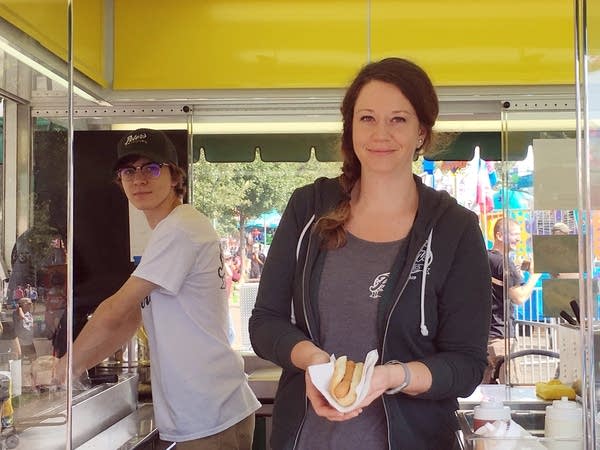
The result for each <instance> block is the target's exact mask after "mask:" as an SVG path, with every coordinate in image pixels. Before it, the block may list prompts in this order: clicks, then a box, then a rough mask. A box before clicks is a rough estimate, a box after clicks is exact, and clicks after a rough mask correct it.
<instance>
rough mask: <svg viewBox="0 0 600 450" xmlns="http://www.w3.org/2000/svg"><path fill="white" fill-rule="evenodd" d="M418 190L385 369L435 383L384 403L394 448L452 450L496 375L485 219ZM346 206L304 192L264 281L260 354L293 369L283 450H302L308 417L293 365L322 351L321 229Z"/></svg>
mask: <svg viewBox="0 0 600 450" xmlns="http://www.w3.org/2000/svg"><path fill="white" fill-rule="evenodd" d="M415 182H416V184H417V190H418V194H419V206H418V211H417V216H416V218H415V222H414V225H413V227H412V230H411V231H410V233H409V236H408V240H407V245H405V246H404V248H403V250H402V251H404V252H405V254H404V255H402V256H401V257H399V258H398V260H399V261H405V263H404V264H402V265H400V266H398V267H394V268H392V271H391V274H390V281H389V282H388V283H392V284H391V286H393V291H392V295H388V296H387V297H386V296H384V298H382V300H383V301H382V302H381V303H380V311H379V320H378V326H377V329H378V333H379V348H378V351H379V355H380V358H381V359H380V363H385V362H386V361H389V360H393V359H395V360H399V361H421V362H422V363H423V364H425V365H426V366H427V367H428V368H429V370H430V371H431V374H432V379H433V382H432V386H431V388H430V389H429V391H427V392H425V393H423V394H420V395H417V396H410V395H407V394H403V393H399V394H395V395H384V396H383V398H384V407H385V413H386V417H387V423H388V442H389V448H390V449H393V450H397V449H407V450H421V449H423V450H426V449H427V450H429V449H431V450H443V449H446V448H452V440H453V439H454V431H455V430H456V429H457V421H456V418H455V414H454V411H455V410H456V409H457V407H458V403H457V400H456V399H457V397H466V396H468V395H470V394H471V393H472V392H473V390H474V389H475V387H477V385H478V384H479V383H480V382H481V379H482V376H483V371H484V369H485V367H486V365H487V356H486V351H487V340H488V333H489V325H490V314H491V306H490V303H491V284H490V282H491V278H490V271H489V265H488V261H487V254H486V249H485V245H484V242H483V237H482V234H481V230H480V228H479V225H478V220H477V216H476V215H475V214H474V213H473V212H471V211H469V210H467V209H465V208H463V207H462V206H460V205H458V204H457V203H456V200H454V199H453V198H452V197H451V196H450V195H448V194H447V193H446V192H439V191H436V190H434V189H431V188H429V187H427V186H425V185H423V184H422V182H421V180H420V178H418V177H415ZM341 199H342V191H341V188H340V184H339V180H338V179H328V178H320V179H318V180H316V181H315V182H314V183H313V184H311V185H308V186H304V187H302V188H299V189H297V190H296V191H295V192H294V193H293V195H292V197H291V198H290V200H289V203H288V205H287V207H286V209H285V212H284V213H283V217H282V219H281V222H280V224H279V227H278V229H277V232H276V233H275V236H274V239H273V243H272V245H271V247H270V249H269V253H268V257H267V260H266V263H265V267H264V270H263V273H262V276H261V280H260V286H259V289H258V296H257V300H256V305H255V308H254V310H253V312H252V317H251V319H250V324H249V327H250V338H251V342H252V346H253V348H254V351H255V352H256V354H257V355H258V356H260V357H262V358H264V359H268V360H270V361H272V362H274V363H275V364H277V365H279V366H281V367H282V368H283V374H282V376H281V379H280V381H279V386H278V390H277V395H276V398H275V405H274V411H273V432H272V436H271V445H272V447H273V448H274V449H275V450H283V449H285V450H287V449H293V448H294V447H295V444H296V441H297V437H298V435H299V430H300V429H301V426H302V423H303V420H304V416H305V412H306V407H307V399H306V393H305V381H304V372H303V371H301V370H299V369H298V368H297V367H295V366H294V365H293V364H292V362H291V360H290V354H291V351H292V348H293V347H294V345H296V344H297V343H298V342H300V341H302V340H307V339H309V340H311V341H313V342H314V343H315V344H316V345H317V346H319V317H318V306H317V304H316V303H317V300H318V299H317V295H316V293H317V292H318V283H319V279H320V273H321V269H322V266H323V259H324V253H325V251H326V250H323V249H321V238H320V237H319V236H318V234H316V233H314V232H313V228H314V227H313V225H314V224H315V222H316V220H317V219H318V218H319V217H321V216H322V215H324V214H325V213H327V212H328V211H330V210H331V209H332V208H334V207H335V206H336V205H337V204H338V203H339V202H340V200H341ZM373 220H377V218H373ZM423 273H425V274H426V276H425V277H423ZM386 298H387V300H386Z"/></svg>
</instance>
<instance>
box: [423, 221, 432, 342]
mask: <svg viewBox="0 0 600 450" xmlns="http://www.w3.org/2000/svg"><path fill="white" fill-rule="evenodd" d="M432 237H433V229H431V231H430V232H429V237H428V238H427V247H426V250H425V262H424V263H423V273H422V275H421V335H423V336H428V335H429V330H428V329H427V325H425V285H426V284H427V270H428V269H429V264H431V261H432V259H433V252H432V251H431V238H432Z"/></svg>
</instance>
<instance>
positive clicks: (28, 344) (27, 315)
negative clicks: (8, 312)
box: [13, 297, 36, 361]
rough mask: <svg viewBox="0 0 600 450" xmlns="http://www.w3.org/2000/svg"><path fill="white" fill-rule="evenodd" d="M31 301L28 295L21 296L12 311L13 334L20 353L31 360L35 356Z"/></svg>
mask: <svg viewBox="0 0 600 450" xmlns="http://www.w3.org/2000/svg"><path fill="white" fill-rule="evenodd" d="M32 307H33V302H32V301H31V299H30V298H29V297H22V298H21V299H20V300H19V304H18V306H17V308H16V309H15V310H14V312H13V324H14V328H15V335H16V336H17V339H18V340H19V347H20V349H21V355H22V356H23V357H24V358H27V359H29V360H30V361H33V360H34V359H35V357H36V353H35V347H34V346H33V314H32Z"/></svg>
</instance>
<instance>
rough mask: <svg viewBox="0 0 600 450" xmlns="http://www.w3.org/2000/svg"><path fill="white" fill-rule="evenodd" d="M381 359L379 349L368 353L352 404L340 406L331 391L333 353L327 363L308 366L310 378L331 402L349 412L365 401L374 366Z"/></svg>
mask: <svg viewBox="0 0 600 450" xmlns="http://www.w3.org/2000/svg"><path fill="white" fill-rule="evenodd" d="M378 359H379V353H378V352H377V349H373V350H371V351H370V352H369V353H367V356H366V358H365V362H364V366H363V376H362V378H361V380H360V383H358V386H357V387H356V401H355V402H354V403H352V404H351V405H350V406H340V404H339V403H338V402H336V401H335V399H334V398H333V396H332V395H331V394H330V393H329V382H330V381H331V377H332V375H333V367H334V361H335V355H331V358H330V361H329V362H328V363H325V364H316V365H314V366H308V373H309V375H310V379H311V381H312V382H313V384H314V385H315V386H316V388H317V389H318V390H319V392H320V393H321V394H323V397H325V398H326V399H327V401H328V402H329V404H330V405H331V406H333V407H334V408H335V409H337V410H338V411H340V412H348V411H352V410H353V409H356V406H357V405H358V404H360V402H362V401H363V399H364V398H365V396H366V395H367V393H368V392H369V386H370V385H371V377H372V376H373V368H374V367H375V364H376V363H377V360H378Z"/></svg>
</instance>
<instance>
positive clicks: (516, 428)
mask: <svg viewBox="0 0 600 450" xmlns="http://www.w3.org/2000/svg"><path fill="white" fill-rule="evenodd" d="M475 434H476V435H478V436H481V437H485V438H490V439H489V440H487V439H478V440H476V441H475V448H476V449H477V450H545V448H546V447H545V446H543V445H542V444H540V443H539V442H538V441H537V439H536V438H535V437H534V436H532V435H531V434H530V433H529V432H528V431H527V430H526V429H525V428H523V427H522V426H521V425H519V424H518V423H516V422H515V421H513V420H511V421H510V422H509V423H508V426H507V425H506V422H503V421H501V420H497V421H496V422H494V423H486V424H485V425H483V426H482V427H480V428H478V429H477V430H475Z"/></svg>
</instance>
